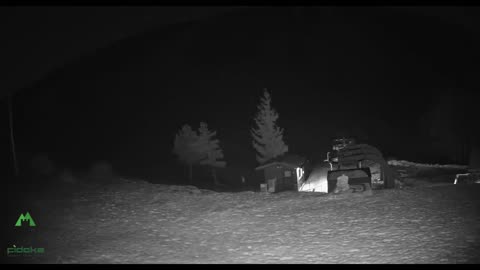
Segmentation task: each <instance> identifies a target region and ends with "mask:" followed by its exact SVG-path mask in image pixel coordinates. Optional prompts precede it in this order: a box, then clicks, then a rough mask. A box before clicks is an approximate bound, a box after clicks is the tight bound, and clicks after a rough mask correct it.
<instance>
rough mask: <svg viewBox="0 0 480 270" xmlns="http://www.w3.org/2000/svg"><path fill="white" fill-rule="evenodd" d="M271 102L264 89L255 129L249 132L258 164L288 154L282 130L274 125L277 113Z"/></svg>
mask: <svg viewBox="0 0 480 270" xmlns="http://www.w3.org/2000/svg"><path fill="white" fill-rule="evenodd" d="M271 101H272V98H271V96H270V94H269V93H268V91H267V89H264V93H263V97H262V98H261V100H260V105H258V106H257V108H258V113H257V115H256V117H255V119H254V120H255V124H256V126H257V127H256V129H252V130H251V134H252V137H253V142H252V143H253V147H254V148H255V150H256V151H257V155H256V158H257V161H258V162H259V163H260V164H263V163H265V162H267V161H269V160H271V159H273V158H275V157H278V156H282V155H283V154H285V153H286V152H288V146H287V145H286V144H285V142H284V141H283V129H281V128H280V127H278V126H277V125H276V123H275V122H276V121H277V120H278V113H277V112H276V111H275V109H274V108H272V106H271Z"/></svg>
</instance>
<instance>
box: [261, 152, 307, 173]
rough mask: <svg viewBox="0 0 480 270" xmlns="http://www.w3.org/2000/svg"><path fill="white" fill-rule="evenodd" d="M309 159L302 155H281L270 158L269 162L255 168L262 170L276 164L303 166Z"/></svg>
mask: <svg viewBox="0 0 480 270" xmlns="http://www.w3.org/2000/svg"><path fill="white" fill-rule="evenodd" d="M306 161H307V159H306V158H304V157H301V156H299V155H284V156H281V157H277V158H274V159H272V160H270V161H269V162H268V163H265V164H263V165H260V166H258V167H256V168H255V170H262V169H264V168H267V167H270V166H274V165H283V166H285V167H289V168H292V169H295V168H298V167H301V166H302V165H303V164H304V163H305V162H306Z"/></svg>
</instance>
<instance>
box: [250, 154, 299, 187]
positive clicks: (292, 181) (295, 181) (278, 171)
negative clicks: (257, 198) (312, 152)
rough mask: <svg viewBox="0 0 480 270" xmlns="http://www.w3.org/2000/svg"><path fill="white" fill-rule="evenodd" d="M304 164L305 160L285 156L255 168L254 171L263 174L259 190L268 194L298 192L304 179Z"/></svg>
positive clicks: (293, 156) (294, 156)
mask: <svg viewBox="0 0 480 270" xmlns="http://www.w3.org/2000/svg"><path fill="white" fill-rule="evenodd" d="M306 163H307V159H306V158H303V157H301V156H297V155H286V156H282V157H280V158H276V159H273V160H271V161H269V162H268V163H266V164H263V165H261V166H259V167H257V168H255V170H256V171H260V170H263V174H264V182H263V183H262V184H260V189H261V190H263V191H268V192H280V191H285V190H295V191H298V187H299V186H300V184H301V183H303V181H304V178H305V165H306Z"/></svg>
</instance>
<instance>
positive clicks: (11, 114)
mask: <svg viewBox="0 0 480 270" xmlns="http://www.w3.org/2000/svg"><path fill="white" fill-rule="evenodd" d="M8 115H9V125H10V142H11V145H12V156H13V168H14V170H15V177H18V166H17V154H16V151H15V139H14V136H13V112H12V94H10V95H8Z"/></svg>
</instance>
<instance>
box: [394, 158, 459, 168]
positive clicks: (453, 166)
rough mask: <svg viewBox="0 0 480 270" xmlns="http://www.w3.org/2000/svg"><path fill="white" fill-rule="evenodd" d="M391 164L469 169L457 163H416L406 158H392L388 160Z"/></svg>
mask: <svg viewBox="0 0 480 270" xmlns="http://www.w3.org/2000/svg"><path fill="white" fill-rule="evenodd" d="M388 165H390V166H402V167H428V168H439V169H467V167H468V166H465V165H455V164H446V165H440V164H423V163H416V162H411V161H406V160H390V161H388Z"/></svg>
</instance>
